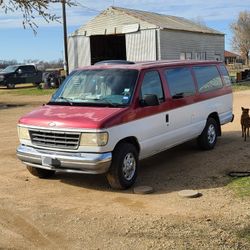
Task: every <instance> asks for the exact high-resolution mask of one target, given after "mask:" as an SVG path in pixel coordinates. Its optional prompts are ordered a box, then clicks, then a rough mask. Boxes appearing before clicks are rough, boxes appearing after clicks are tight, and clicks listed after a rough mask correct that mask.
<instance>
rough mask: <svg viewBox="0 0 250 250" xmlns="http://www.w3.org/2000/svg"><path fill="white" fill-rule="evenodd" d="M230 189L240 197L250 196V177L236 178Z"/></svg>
mask: <svg viewBox="0 0 250 250" xmlns="http://www.w3.org/2000/svg"><path fill="white" fill-rule="evenodd" d="M228 187H229V188H230V189H232V190H233V191H234V192H235V194H236V195H237V196H238V197H249V196H250V177H242V178H235V179H233V180H232V181H231V182H230V183H229V184H228Z"/></svg>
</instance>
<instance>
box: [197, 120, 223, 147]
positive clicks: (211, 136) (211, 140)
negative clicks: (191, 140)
mask: <svg viewBox="0 0 250 250" xmlns="http://www.w3.org/2000/svg"><path fill="white" fill-rule="evenodd" d="M217 137H218V124H217V122H216V121H215V119H213V118H212V117H209V118H208V119H207V123H206V126H205V128H204V130H203V131H202V133H201V135H200V136H199V137H198V145H199V147H200V148H201V149H203V150H211V149H213V148H214V147H215V144H216V142H217Z"/></svg>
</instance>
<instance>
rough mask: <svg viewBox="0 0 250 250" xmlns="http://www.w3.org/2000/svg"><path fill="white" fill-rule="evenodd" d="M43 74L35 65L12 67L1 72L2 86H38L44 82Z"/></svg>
mask: <svg viewBox="0 0 250 250" xmlns="http://www.w3.org/2000/svg"><path fill="white" fill-rule="evenodd" d="M42 74H43V73H42V71H39V70H37V68H36V67H35V66H34V65H11V66H8V67H6V68H5V69H4V70H2V71H0V86H6V87H7V88H15V85H16V84H20V83H33V84H34V85H38V84H40V83H41V82H42Z"/></svg>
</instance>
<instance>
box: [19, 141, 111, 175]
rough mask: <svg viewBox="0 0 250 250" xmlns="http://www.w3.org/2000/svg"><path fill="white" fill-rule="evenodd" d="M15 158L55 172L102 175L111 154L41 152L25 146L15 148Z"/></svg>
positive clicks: (29, 164) (108, 163)
mask: <svg viewBox="0 0 250 250" xmlns="http://www.w3.org/2000/svg"><path fill="white" fill-rule="evenodd" d="M17 157H18V158H19V159H20V160H21V161H22V162H23V163H24V164H26V165H27V166H31V167H36V168H43V169H48V170H54V171H57V172H68V173H83V174H102V173H105V172H107V171H108V169H109V167H110V164H111V159H112V154H111V152H108V153H100V154H97V153H80V152H79V153H77V152H75V153H73V152H72V153H71V152H70V153H68V152H59V151H49V150H41V149H36V148H33V147H28V146H25V145H19V147H18V148H17Z"/></svg>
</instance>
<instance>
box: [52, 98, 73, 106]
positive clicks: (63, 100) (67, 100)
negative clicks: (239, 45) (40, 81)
mask: <svg viewBox="0 0 250 250" xmlns="http://www.w3.org/2000/svg"><path fill="white" fill-rule="evenodd" d="M57 100H62V102H60V101H57ZM72 100H73V99H70V98H66V97H63V96H60V97H58V98H56V100H53V101H49V102H48V104H52V105H61V104H63V103H67V104H68V105H70V106H73V102H72Z"/></svg>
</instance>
